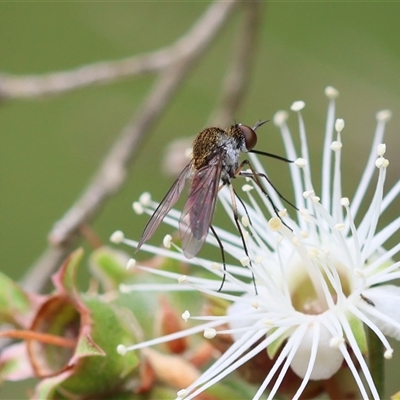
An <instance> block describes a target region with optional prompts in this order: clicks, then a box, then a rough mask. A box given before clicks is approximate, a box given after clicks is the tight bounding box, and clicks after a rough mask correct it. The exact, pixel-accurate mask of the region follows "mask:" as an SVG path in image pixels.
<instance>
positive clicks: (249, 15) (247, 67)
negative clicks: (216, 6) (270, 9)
mask: <svg viewBox="0 0 400 400" xmlns="http://www.w3.org/2000/svg"><path fill="white" fill-rule="evenodd" d="M241 5H242V7H246V8H247V10H246V14H245V17H244V19H243V21H242V23H241V26H240V27H239V30H238V33H237V37H238V39H237V40H236V41H235V49H234V54H233V57H232V62H231V63H230V69H229V71H228V73H227V74H226V78H225V80H224V82H223V86H222V93H221V96H220V100H219V105H217V107H216V110H215V111H214V112H213V114H212V115H211V117H210V126H213V125H220V126H227V125H229V124H231V123H232V121H233V120H234V118H235V116H236V114H237V112H238V109H239V107H240V105H241V104H242V102H243V100H244V96H245V92H246V91H247V90H248V86H249V81H250V77H251V72H252V66H253V63H254V60H255V56H256V49H257V36H258V31H259V29H260V27H261V15H262V13H261V8H262V6H263V4H262V3H261V2H258V1H249V2H246V3H242V4H241Z"/></svg>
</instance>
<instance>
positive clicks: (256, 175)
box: [235, 160, 298, 230]
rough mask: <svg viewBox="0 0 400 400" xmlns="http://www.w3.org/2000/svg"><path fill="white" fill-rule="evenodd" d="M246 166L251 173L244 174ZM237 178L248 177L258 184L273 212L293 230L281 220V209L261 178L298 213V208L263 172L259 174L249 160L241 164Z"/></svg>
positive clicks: (236, 173) (236, 174) (236, 172)
mask: <svg viewBox="0 0 400 400" xmlns="http://www.w3.org/2000/svg"><path fill="white" fill-rule="evenodd" d="M245 165H248V166H249V168H250V170H251V173H248V172H244V171H243V168H244V166H245ZM236 176H244V177H248V178H251V179H253V181H254V182H255V183H256V185H257V186H258V187H259V188H260V190H261V191H262V193H263V194H264V195H265V196H266V197H267V199H268V200H269V202H270V203H271V206H272V208H273V210H274V211H275V214H276V216H277V217H278V218H279V219H280V220H281V221H282V223H283V225H285V226H286V227H287V228H288V229H290V230H292V229H291V228H290V227H289V226H288V225H287V224H286V223H285V222H284V221H283V220H282V218H281V216H280V215H279V209H278V207H276V205H275V203H274V202H273V201H272V199H271V197H270V196H269V194H268V193H267V191H266V190H265V189H264V187H263V186H262V184H261V182H260V179H259V177H262V178H264V179H265V180H266V181H267V182H268V183H269V184H270V185H271V187H272V188H273V189H274V190H275V192H276V194H277V195H278V196H279V197H280V198H281V199H282V200H284V201H285V202H286V203H288V204H289V205H291V206H292V207H293V208H294V209H295V210H297V211H298V208H297V207H296V206H295V205H294V204H293V203H291V202H290V201H289V200H288V199H286V198H285V197H284V196H283V195H282V194H281V193H280V192H279V191H278V190H277V188H276V187H275V186H274V185H273V184H272V182H271V180H270V179H269V178H268V176H267V175H265V174H262V173H261V172H257V171H256V170H255V169H254V167H253V165H252V164H251V162H250V161H249V160H243V161H242V162H241V164H240V165H239V167H238V169H237V170H236V171H235V177H236Z"/></svg>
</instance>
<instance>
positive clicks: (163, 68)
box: [0, 0, 262, 291]
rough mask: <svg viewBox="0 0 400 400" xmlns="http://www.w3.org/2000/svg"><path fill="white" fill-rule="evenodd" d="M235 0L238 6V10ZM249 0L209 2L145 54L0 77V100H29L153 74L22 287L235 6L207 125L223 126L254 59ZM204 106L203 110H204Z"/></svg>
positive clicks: (47, 261) (81, 215)
mask: <svg viewBox="0 0 400 400" xmlns="http://www.w3.org/2000/svg"><path fill="white" fill-rule="evenodd" d="M239 5H240V7H239ZM261 6H262V4H261V3H260V2H256V1H249V2H245V3H239V2H236V1H233V0H232V1H216V2H214V3H212V4H211V5H210V6H209V8H208V9H207V10H206V12H205V13H204V14H203V15H202V16H201V17H200V18H199V19H198V21H197V22H196V23H195V24H194V25H193V27H192V28H191V29H190V30H189V31H188V32H187V33H186V34H185V35H184V36H182V37H181V38H179V39H178V40H177V41H176V42H175V43H174V44H172V45H171V46H167V47H165V48H162V49H159V50H157V51H154V52H152V53H148V54H144V55H138V56H133V57H129V58H125V59H123V60H118V61H107V62H98V63H94V64H91V65H86V66H83V67H79V68H76V69H74V70H70V71H63V72H56V73H49V74H46V75H41V76H36V75H29V76H20V77H15V76H12V75H7V74H1V75H0V99H3V101H4V100H7V99H12V98H37V97H42V96H49V95H56V94H61V93H63V92H66V91H70V90H74V89H78V88H82V87H85V86H89V85H95V84H105V83H112V82H115V81H117V80H121V79H123V78H127V77H131V76H135V75H139V74H144V73H150V72H156V73H158V75H159V76H158V79H157V80H156V82H155V84H154V85H153V87H152V89H151V90H150V92H149V94H148V95H147V97H146V98H145V99H144V100H143V103H142V104H141V106H140V107H139V108H138V109H137V110H136V112H135V114H134V116H133V118H132V120H131V121H130V122H129V123H128V124H127V125H126V127H125V128H124V129H123V130H122V132H121V133H120V135H119V137H117V139H116V141H115V143H114V145H113V146H112V147H111V149H110V151H109V152H108V154H106V156H105V158H104V160H103V161H102V162H101V163H100V165H99V168H98V171H97V172H96V173H95V174H94V177H93V179H92V180H91V182H89V184H88V186H87V187H86V188H85V189H84V191H83V193H82V194H81V195H80V196H79V198H78V199H77V200H76V201H75V202H74V204H73V205H72V206H71V207H70V209H69V210H67V212H66V213H65V214H64V216H63V217H62V218H61V219H60V220H59V221H57V222H56V223H55V225H54V227H53V229H52V231H51V232H50V234H49V246H48V248H47V249H46V250H45V251H44V253H43V254H42V255H41V257H40V258H39V259H38V260H37V261H36V263H35V264H34V265H32V267H31V268H30V269H29V272H28V273H27V274H26V276H25V278H24V280H23V284H24V286H25V288H27V289H29V290H32V291H41V290H42V289H43V287H44V285H45V284H46V282H47V281H48V278H49V276H50V275H51V274H52V272H53V271H54V270H55V268H56V267H57V266H58V265H59V264H60V262H61V260H62V259H63V258H64V257H65V256H66V254H68V253H69V252H70V251H71V249H72V247H73V246H74V244H75V242H76V240H77V239H78V238H79V236H80V229H81V227H83V226H85V225H87V224H88V223H90V221H91V220H92V219H93V218H94V216H95V215H96V214H97V213H98V212H99V210H100V209H101V207H102V206H103V205H104V202H105V201H106V200H107V199H108V198H110V196H112V195H113V194H114V193H116V192H117V191H118V190H119V189H120V188H121V186H122V184H123V182H124V181H125V180H126V174H127V166H128V165H129V163H130V162H131V161H132V160H133V158H134V157H135V155H136V154H137V152H138V149H139V148H140V145H141V144H142V143H143V140H144V139H145V138H147V137H148V134H149V132H150V131H151V129H152V127H153V126H154V125H155V123H156V122H157V121H158V119H159V118H160V116H161V115H162V112H163V111H164V110H165V109H166V107H167V106H168V104H169V102H170V100H171V98H172V96H173V95H174V93H175V92H176V90H177V89H178V88H179V86H180V84H182V83H183V82H184V80H185V78H186V77H187V76H188V73H189V72H190V70H191V67H192V66H193V65H194V64H195V63H197V62H199V59H200V58H201V56H202V55H203V54H204V53H205V51H206V50H207V49H208V48H209V47H210V45H211V44H212V42H213V41H214V40H215V39H216V38H217V36H218V33H219V32H220V30H221V28H222V27H223V26H224V25H225V24H226V22H227V21H228V20H229V18H230V16H231V15H232V12H233V10H234V8H235V7H237V8H238V10H239V12H240V13H242V14H243V18H242V21H241V22H240V24H239V28H238V32H237V36H238V39H237V40H235V41H234V45H233V48H234V51H233V54H232V57H231V60H230V62H229V65H228V71H227V73H226V78H225V80H224V82H223V83H222V88H221V90H220V92H221V95H220V101H219V104H218V105H217V107H216V109H215V110H214V111H213V112H212V114H211V117H210V119H209V123H210V124H212V125H214V124H219V125H221V126H224V125H226V124H228V123H230V122H232V120H233V119H234V116H235V114H236V112H237V110H238V108H239V106H240V104H241V102H242V100H243V98H244V93H245V91H246V88H247V83H248V80H249V77H250V71H251V68H250V67H251V64H252V61H253V58H254V56H255V50H256V42H257V40H256V38H257V32H258V28H259V25H260V15H261V11H260V7H261ZM210 111H211V110H210Z"/></svg>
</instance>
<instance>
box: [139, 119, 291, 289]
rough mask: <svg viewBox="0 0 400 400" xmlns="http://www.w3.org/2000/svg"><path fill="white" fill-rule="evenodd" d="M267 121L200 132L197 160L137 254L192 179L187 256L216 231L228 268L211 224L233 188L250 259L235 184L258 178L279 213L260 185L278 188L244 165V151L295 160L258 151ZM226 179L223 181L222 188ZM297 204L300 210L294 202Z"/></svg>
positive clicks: (185, 219)
mask: <svg viewBox="0 0 400 400" xmlns="http://www.w3.org/2000/svg"><path fill="white" fill-rule="evenodd" d="M266 122H267V121H258V122H257V123H256V124H255V125H254V126H253V127H252V128H251V127H249V126H247V125H242V124H235V125H232V126H231V127H229V128H228V129H226V130H223V129H221V128H216V127H211V128H206V129H204V130H203V131H201V132H200V133H198V134H197V136H196V138H195V139H194V142H193V151H192V159H191V161H190V162H189V163H188V164H187V165H186V167H185V168H184V169H183V171H182V172H181V173H180V174H179V176H178V178H177V179H176V181H175V182H174V184H173V185H172V187H171V188H170V189H169V191H168V193H167V194H166V195H165V197H164V198H163V199H162V201H161V203H160V204H159V205H158V207H157V208H156V210H155V211H154V213H153V215H152V216H151V218H150V220H149V222H148V223H147V225H146V227H145V228H144V231H143V234H142V237H141V238H140V241H139V243H138V245H137V248H136V251H138V250H139V249H140V248H141V246H142V245H143V244H144V243H145V242H146V241H147V240H149V239H150V238H151V237H152V236H153V234H154V232H155V231H156V229H157V228H158V226H159V225H160V223H161V222H162V220H163V219H164V217H165V216H166V215H167V214H168V212H169V211H170V210H171V208H172V207H173V206H174V205H175V203H176V202H177V201H178V199H179V197H180V195H181V193H182V190H183V188H184V187H185V184H186V181H187V180H190V182H191V183H190V188H189V195H188V198H187V200H186V203H185V205H184V207H183V211H182V214H181V216H180V219H179V233H180V238H181V242H182V250H183V253H184V255H185V256H186V257H187V258H193V257H195V256H196V255H197V254H198V252H199V251H200V249H201V248H202V247H203V245H204V242H205V241H206V238H207V235H208V231H209V229H211V231H212V233H213V234H214V236H215V237H216V240H217V242H218V244H219V247H220V249H221V253H222V260H223V265H224V269H225V255H224V250H223V246H222V243H221V241H220V239H219V238H218V236H217V234H216V232H215V230H214V228H213V226H212V225H211V222H212V218H213V215H214V210H215V205H216V200H217V195H218V192H219V190H220V189H221V188H222V187H223V186H226V185H227V186H228V187H229V189H230V192H231V201H232V208H233V213H234V220H235V223H236V226H237V228H238V231H239V233H240V236H241V239H242V243H243V248H244V251H245V253H246V255H247V256H248V251H247V246H246V243H245V240H244V236H243V233H242V229H241V227H240V224H239V216H238V212H237V207H236V198H238V199H239V201H240V202H241V203H242V205H243V206H244V204H243V202H242V200H241V199H240V198H239V196H238V195H237V194H236V191H235V189H234V188H233V186H232V179H234V178H236V177H237V176H245V177H249V178H251V179H253V180H254V182H255V183H256V184H257V185H258V186H259V187H260V189H261V190H262V192H263V193H264V195H266V196H267V197H268V199H269V200H270V202H271V204H272V207H273V209H274V211H275V213H276V214H277V215H278V211H279V210H278V209H277V208H276V206H275V205H274V203H273V202H272V200H271V199H270V197H269V195H268V194H267V192H266V191H265V189H264V188H263V187H262V185H261V183H260V181H259V177H263V178H264V179H266V180H267V181H268V182H269V183H270V184H271V185H272V183H271V182H270V180H269V179H268V177H267V176H266V175H264V174H261V173H258V172H256V171H255V170H254V168H253V166H252V164H251V163H250V161H248V160H244V161H242V162H241V163H240V164H239V156H240V154H241V153H248V152H252V153H256V154H261V155H266V156H269V157H273V158H277V159H279V160H282V161H286V162H292V161H290V160H288V159H286V158H284V157H280V156H277V155H275V154H271V153H266V152H261V151H257V150H253V149H254V147H255V145H256V143H257V135H256V132H255V131H256V129H257V128H259V127H260V126H261V125H263V124H265V123H266ZM245 165H248V166H249V168H250V170H251V172H250V171H246V172H244V171H242V170H243V168H244V166H245ZM220 181H221V182H222V184H221V186H220ZM272 187H273V188H274V190H275V191H276V192H277V194H278V195H279V196H280V197H281V198H282V199H284V200H285V201H287V202H288V203H289V204H291V203H290V202H289V201H288V200H286V199H285V198H284V197H283V196H282V195H281V194H280V193H279V192H278V191H277V190H276V188H275V187H274V186H273V185H272ZM291 205H292V206H293V207H294V208H296V207H295V206H294V205H293V204H291ZM278 217H279V215H278ZM279 218H280V217H279ZM224 279H225V275H224V276H223V282H224ZM223 282H222V285H223ZM222 285H221V288H222ZM221 288H220V289H221Z"/></svg>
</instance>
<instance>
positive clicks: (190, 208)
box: [179, 156, 222, 258]
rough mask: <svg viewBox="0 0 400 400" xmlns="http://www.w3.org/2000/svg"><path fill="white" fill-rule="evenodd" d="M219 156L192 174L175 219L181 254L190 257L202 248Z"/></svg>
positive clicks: (215, 190)
mask: <svg viewBox="0 0 400 400" xmlns="http://www.w3.org/2000/svg"><path fill="white" fill-rule="evenodd" d="M221 168H222V158H221V157H220V156H216V157H214V159H213V160H212V162H211V163H210V164H208V165H206V166H204V167H202V168H200V169H199V170H198V171H197V172H196V173H195V174H194V176H193V180H192V185H191V187H190V191H189V196H188V199H187V201H186V203H185V206H184V207H183V211H182V215H181V218H180V220H179V232H180V235H181V241H182V249H183V253H184V254H185V256H186V257H187V258H193V257H195V256H196V254H197V253H198V252H199V251H200V249H201V248H202V246H203V244H204V242H205V240H206V237H207V234H208V229H209V228H210V225H211V220H212V217H213V214H214V210H215V203H216V200H217V195H218V186H219V180H220V176H221Z"/></svg>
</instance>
